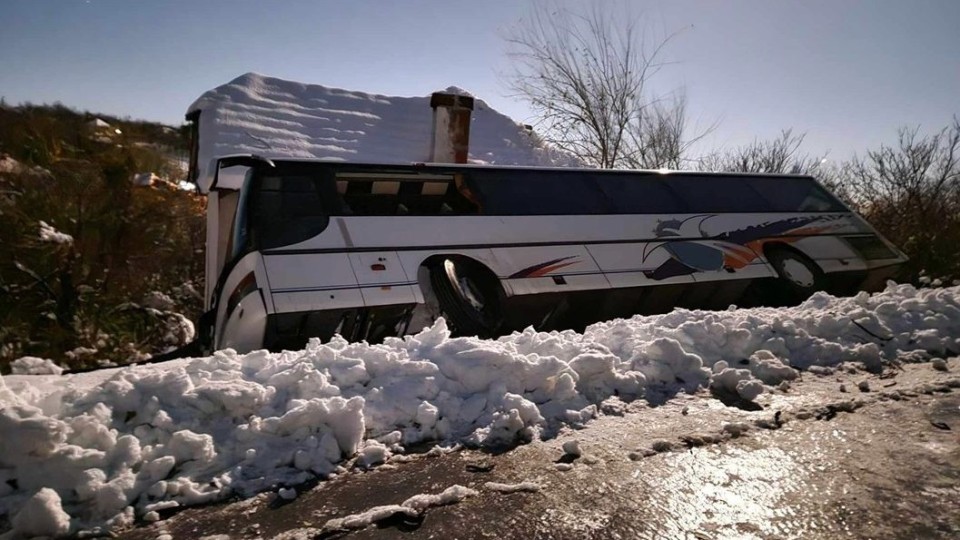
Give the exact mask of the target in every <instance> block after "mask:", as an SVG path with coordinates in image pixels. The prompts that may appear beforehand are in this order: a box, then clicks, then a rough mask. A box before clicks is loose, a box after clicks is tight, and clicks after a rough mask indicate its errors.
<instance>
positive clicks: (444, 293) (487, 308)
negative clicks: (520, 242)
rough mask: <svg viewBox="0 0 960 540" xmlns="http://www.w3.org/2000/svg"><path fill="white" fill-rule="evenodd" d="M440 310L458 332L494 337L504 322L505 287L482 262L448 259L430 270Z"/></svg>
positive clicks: (459, 333) (457, 333) (451, 326)
mask: <svg viewBox="0 0 960 540" xmlns="http://www.w3.org/2000/svg"><path fill="white" fill-rule="evenodd" d="M430 282H431V285H432V286H433V290H434V293H436V295H437V300H438V301H439V303H440V310H441V312H442V313H443V315H444V316H445V317H446V319H447V323H448V324H449V325H450V328H451V330H452V331H453V332H454V333H455V334H456V335H462V336H471V335H475V336H479V337H494V336H496V335H497V332H498V331H499V330H500V327H501V326H502V325H503V298H504V294H503V289H502V288H501V287H500V283H499V282H498V281H497V278H496V276H494V275H493V274H491V273H490V272H489V271H487V270H486V269H485V268H483V267H482V266H481V265H479V264H476V263H472V262H471V261H465V260H460V259H444V260H443V261H442V262H441V263H439V264H437V265H436V266H434V267H433V268H432V269H431V270H430Z"/></svg>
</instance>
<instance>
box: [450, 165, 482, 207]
mask: <svg viewBox="0 0 960 540" xmlns="http://www.w3.org/2000/svg"><path fill="white" fill-rule="evenodd" d="M453 182H454V183H453V185H452V186H450V188H448V189H447V197H446V200H445V201H444V204H446V205H448V207H449V208H450V209H451V211H452V213H455V214H482V213H483V210H482V207H481V206H480V199H479V198H478V197H477V194H476V193H474V192H473V190H472V189H470V186H469V184H467V181H466V179H465V178H464V177H463V173H457V174H455V175H453Z"/></svg>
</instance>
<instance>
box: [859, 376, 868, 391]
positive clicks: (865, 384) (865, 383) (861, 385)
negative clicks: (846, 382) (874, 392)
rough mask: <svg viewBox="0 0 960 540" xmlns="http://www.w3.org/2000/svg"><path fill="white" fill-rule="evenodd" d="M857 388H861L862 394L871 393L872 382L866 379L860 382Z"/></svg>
mask: <svg viewBox="0 0 960 540" xmlns="http://www.w3.org/2000/svg"><path fill="white" fill-rule="evenodd" d="M857 388H859V389H860V391H861V392H869V391H870V381H868V380H866V379H864V380H862V381H860V382H859V383H857Z"/></svg>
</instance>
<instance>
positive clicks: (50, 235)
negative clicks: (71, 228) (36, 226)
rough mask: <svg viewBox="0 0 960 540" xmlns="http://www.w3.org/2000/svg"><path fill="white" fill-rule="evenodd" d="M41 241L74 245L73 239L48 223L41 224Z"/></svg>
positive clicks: (42, 222)
mask: <svg viewBox="0 0 960 540" xmlns="http://www.w3.org/2000/svg"><path fill="white" fill-rule="evenodd" d="M40 241H41V242H52V243H54V244H72V243H73V237H72V236H70V235H69V234H66V233H62V232H60V231H58V230H56V229H54V228H53V226H51V225H49V224H48V223H47V222H46V221H41V222H40Z"/></svg>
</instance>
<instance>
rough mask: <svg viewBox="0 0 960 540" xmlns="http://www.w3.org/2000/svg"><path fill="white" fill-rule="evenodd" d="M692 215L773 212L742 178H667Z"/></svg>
mask: <svg viewBox="0 0 960 540" xmlns="http://www.w3.org/2000/svg"><path fill="white" fill-rule="evenodd" d="M666 182H667V183H668V185H669V186H670V188H671V189H673V191H674V192H676V193H677V194H678V195H679V196H680V197H681V198H682V199H683V200H684V201H685V202H686V203H687V206H688V208H689V211H690V212H694V213H700V212H718V213H719V212H770V211H771V210H770V205H769V204H767V202H766V201H765V200H764V199H763V198H762V197H761V196H760V194H759V193H757V191H756V190H754V189H753V187H751V186H750V185H749V184H748V183H747V182H746V181H744V179H743V178H741V177H736V176H710V177H707V176H667V178H666Z"/></svg>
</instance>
